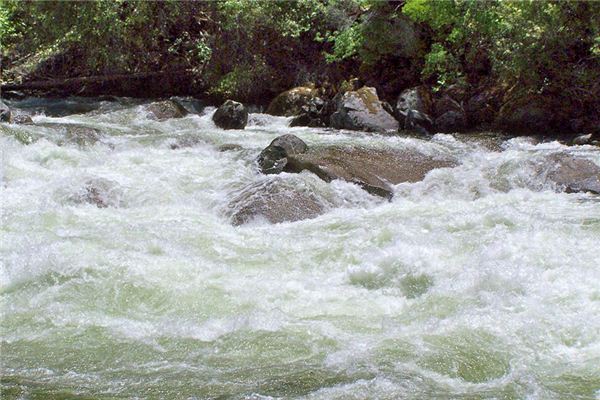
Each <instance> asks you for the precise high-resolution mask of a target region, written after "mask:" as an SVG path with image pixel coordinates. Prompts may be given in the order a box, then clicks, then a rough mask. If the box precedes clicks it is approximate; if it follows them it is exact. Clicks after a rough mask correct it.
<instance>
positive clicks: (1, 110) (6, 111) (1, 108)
mask: <svg viewBox="0 0 600 400" xmlns="http://www.w3.org/2000/svg"><path fill="white" fill-rule="evenodd" d="M11 121H12V113H11V111H10V108H9V107H8V106H7V105H6V104H5V103H4V102H3V101H2V100H0V122H11Z"/></svg>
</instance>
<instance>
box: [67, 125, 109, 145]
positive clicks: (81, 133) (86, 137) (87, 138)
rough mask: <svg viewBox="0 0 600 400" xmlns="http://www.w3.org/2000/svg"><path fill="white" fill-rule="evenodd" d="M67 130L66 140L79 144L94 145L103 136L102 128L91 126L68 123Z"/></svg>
mask: <svg viewBox="0 0 600 400" xmlns="http://www.w3.org/2000/svg"><path fill="white" fill-rule="evenodd" d="M66 130H67V133H66V136H65V140H66V142H67V143H73V144H77V145H79V146H92V145H94V144H96V143H97V142H98V141H100V140H101V139H102V137H103V135H102V132H100V130H98V129H96V128H91V127H89V126H81V125H67V126H66Z"/></svg>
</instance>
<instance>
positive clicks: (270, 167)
mask: <svg viewBox="0 0 600 400" xmlns="http://www.w3.org/2000/svg"><path fill="white" fill-rule="evenodd" d="M307 150H308V146H307V145H306V143H304V142H303V141H302V139H300V138H298V137H297V136H294V135H291V134H287V135H282V136H279V137H277V138H275V139H274V140H273V141H272V142H271V143H270V144H269V145H268V146H267V147H266V148H265V149H264V150H263V151H261V152H260V154H259V155H258V158H257V160H256V161H257V163H258V166H259V169H260V171H261V172H262V173H263V174H278V173H280V172H282V171H283V169H284V168H285V166H286V164H287V157H289V156H294V155H297V154H302V153H305V152H306V151H307Z"/></svg>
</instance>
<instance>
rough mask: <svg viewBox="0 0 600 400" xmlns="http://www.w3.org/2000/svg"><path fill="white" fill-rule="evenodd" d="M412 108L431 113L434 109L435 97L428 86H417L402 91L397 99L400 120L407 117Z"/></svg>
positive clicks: (426, 113)
mask: <svg viewBox="0 0 600 400" xmlns="http://www.w3.org/2000/svg"><path fill="white" fill-rule="evenodd" d="M410 110H414V111H418V112H419V113H421V114H425V115H431V113H432V111H433V97H432V95H431V92H430V91H429V89H428V88H427V87H425V86H417V87H414V88H410V89H406V90H404V91H402V92H401V93H400V95H399V96H398V100H397V101H396V111H397V112H398V116H399V117H400V120H402V118H406V116H407V115H408V112H409V111H410Z"/></svg>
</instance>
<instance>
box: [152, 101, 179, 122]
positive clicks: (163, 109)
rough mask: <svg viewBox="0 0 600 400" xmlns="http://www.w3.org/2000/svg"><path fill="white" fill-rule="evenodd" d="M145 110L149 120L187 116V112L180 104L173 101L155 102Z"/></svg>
mask: <svg viewBox="0 0 600 400" xmlns="http://www.w3.org/2000/svg"><path fill="white" fill-rule="evenodd" d="M147 110H148V112H150V118H152V119H156V120H158V121H164V120H166V119H170V118H181V117H185V116H186V115H187V114H188V112H187V110H186V109H185V108H184V107H183V106H182V105H181V104H179V103H178V102H175V101H173V100H164V101H157V102H155V103H152V104H149V105H148V107H147Z"/></svg>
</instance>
